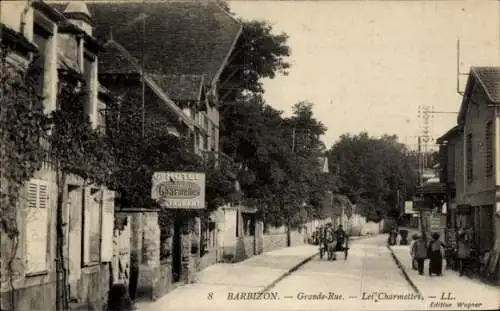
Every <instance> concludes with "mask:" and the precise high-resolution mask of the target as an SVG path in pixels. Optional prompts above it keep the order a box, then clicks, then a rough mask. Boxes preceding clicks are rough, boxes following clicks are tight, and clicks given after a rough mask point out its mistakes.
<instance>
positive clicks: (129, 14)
mask: <svg viewBox="0 0 500 311" xmlns="http://www.w3.org/2000/svg"><path fill="white" fill-rule="evenodd" d="M143 2H144V1H138V0H130V1H125V2H114V3H110V2H105V3H104V2H103V3H101V2H99V3H96V2H94V3H91V2H88V3H87V6H88V8H89V11H90V14H91V15H92V18H93V20H94V26H95V29H94V35H95V36H97V37H98V38H99V39H100V40H103V41H106V40H107V39H109V38H110V36H112V38H113V39H114V40H115V41H117V42H119V43H120V44H122V45H123V46H124V47H125V48H126V49H127V50H128V51H129V52H130V53H131V54H132V55H133V56H134V57H135V58H136V59H137V60H142V57H144V64H145V68H146V71H148V72H155V73H158V74H162V75H172V74H175V75H182V74H190V75H191V74H196V75H203V74H206V75H207V77H208V81H206V82H208V83H209V82H211V81H212V80H213V79H214V78H217V75H218V73H219V71H220V70H221V67H222V66H223V65H225V64H224V63H225V61H226V60H227V58H228V56H229V54H230V52H231V51H232V49H233V47H234V43H235V41H236V39H237V37H238V36H239V34H240V30H241V24H240V23H239V22H237V21H236V20H235V19H234V18H233V17H232V16H230V15H228V14H227V13H226V12H224V11H223V10H222V9H221V8H220V7H219V6H218V5H217V4H216V3H215V2H213V1H203V2H200V1H168V2H165V1H161V2H159V1H158V2H148V3H146V5H144V4H143ZM54 6H59V9H61V10H62V11H63V10H64V7H65V6H66V4H62V5H61V4H55V5H54ZM143 21H144V23H143ZM143 24H144V26H145V27H144V29H145V32H144V33H145V35H143V32H142V29H143ZM143 53H144V55H143ZM101 58H102V62H103V63H105V62H110V63H113V62H114V60H113V56H112V55H109V54H103V55H101ZM109 67H110V66H107V68H106V70H118V71H122V70H121V69H120V68H119V67H118V68H109Z"/></svg>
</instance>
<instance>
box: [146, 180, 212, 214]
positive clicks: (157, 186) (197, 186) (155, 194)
mask: <svg viewBox="0 0 500 311" xmlns="http://www.w3.org/2000/svg"><path fill="white" fill-rule="evenodd" d="M151 197H152V198H153V199H154V200H156V201H158V203H159V204H160V205H161V207H163V208H168V209H204V208H205V173H193V172H155V173H154V174H153V186H152V189H151Z"/></svg>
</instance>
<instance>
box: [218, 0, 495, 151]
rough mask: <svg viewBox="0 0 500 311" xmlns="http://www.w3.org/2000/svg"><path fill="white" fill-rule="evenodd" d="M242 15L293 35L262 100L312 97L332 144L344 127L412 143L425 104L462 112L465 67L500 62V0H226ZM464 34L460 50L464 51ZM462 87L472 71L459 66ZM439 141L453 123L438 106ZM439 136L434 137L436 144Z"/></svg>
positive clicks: (279, 103)
mask: <svg viewBox="0 0 500 311" xmlns="http://www.w3.org/2000/svg"><path fill="white" fill-rule="evenodd" d="M228 3H229V5H230V7H231V10H232V11H233V12H235V13H236V14H237V15H238V16H240V17H243V18H245V19H259V20H267V21H268V22H269V23H270V24H271V25H272V26H273V29H274V32H275V33H281V32H285V33H287V34H288V35H289V40H288V43H289V45H290V47H291V51H292V55H291V57H290V58H289V59H288V61H289V62H290V63H291V64H292V68H291V70H290V74H289V75H288V76H278V77H276V78H275V79H272V80H271V79H266V80H265V81H264V87H265V91H266V92H265V96H264V97H265V99H266V102H267V103H268V104H270V105H271V106H273V107H274V108H276V109H279V110H283V111H284V112H285V115H289V114H290V113H291V107H292V106H293V104H295V103H296V102H298V101H301V100H309V101H311V102H313V103H314V114H315V115H316V117H317V118H318V119H319V120H321V121H322V122H323V123H324V124H325V125H326V126H327V127H328V132H327V134H326V135H325V136H324V137H323V141H324V142H325V144H326V145H327V147H330V146H331V145H332V144H333V143H334V142H335V141H336V140H337V139H338V137H339V136H340V135H341V134H344V133H359V132H361V131H367V132H368V133H369V134H371V135H373V136H379V135H382V134H384V133H388V134H397V135H398V136H399V138H400V141H401V142H404V143H407V144H408V145H409V146H410V147H415V144H416V141H417V138H416V137H417V136H418V135H419V134H420V133H421V132H422V124H423V120H422V118H419V117H418V110H419V106H430V107H431V108H429V109H430V110H433V111H436V112H457V111H458V109H459V107H460V104H461V101H462V97H461V96H460V95H459V94H458V93H457V59H459V60H460V65H459V68H460V70H459V71H460V73H461V74H467V73H468V72H469V68H470V66H495V65H496V66H498V65H500V1H497V0H456V1H455V0H440V1H429V0H427V1H419V0H406V1H405V0H386V1H383V0H379V1H375V0H365V1H355V0H330V1H256V0H254V1H242V0H240V1H228ZM457 40H460V57H459V58H458V57H457ZM460 77H461V78H460V83H459V90H460V91H463V89H464V87H465V82H466V79H467V75H460ZM432 116H433V117H432V118H431V119H430V122H429V123H430V125H429V128H430V136H431V137H432V138H433V139H434V140H435V139H436V138H438V137H439V136H441V135H442V134H444V133H445V132H446V131H447V130H448V129H449V128H451V127H452V126H454V125H455V124H456V117H457V115H456V114H454V113H435V114H432ZM431 144H433V142H432V141H431V143H430V145H431Z"/></svg>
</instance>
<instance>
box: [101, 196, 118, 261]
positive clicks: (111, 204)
mask: <svg viewBox="0 0 500 311" xmlns="http://www.w3.org/2000/svg"><path fill="white" fill-rule="evenodd" d="M102 195H103V200H102V226H101V261H102V262H108V261H111V260H112V259H113V227H114V213H115V193H114V191H109V190H104V191H103V192H102Z"/></svg>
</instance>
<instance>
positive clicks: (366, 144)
mask: <svg viewBox="0 0 500 311" xmlns="http://www.w3.org/2000/svg"><path fill="white" fill-rule="evenodd" d="M328 158H329V163H330V171H331V172H332V173H333V174H336V175H337V177H338V183H339V190H340V192H342V193H345V194H347V195H348V197H349V198H350V199H351V200H352V201H353V202H354V203H356V204H357V205H358V206H359V207H361V211H362V212H363V214H364V215H365V216H367V218H368V219H370V220H375V221H378V220H380V219H381V218H382V217H384V216H387V215H391V216H393V217H395V216H396V215H397V212H396V211H398V210H399V208H398V206H397V203H398V202H399V203H401V202H402V201H403V200H404V199H405V198H406V197H407V195H408V190H409V189H412V188H414V186H415V182H416V175H415V171H414V169H413V168H412V167H411V162H410V159H409V157H408V150H407V149H406V147H405V146H404V145H403V144H401V143H399V142H398V141H397V137H396V136H388V135H384V136H382V137H380V138H374V137H370V136H369V135H368V133H366V132H364V133H360V134H358V135H349V134H347V135H342V136H341V137H340V140H339V141H338V142H337V143H336V144H335V145H333V146H332V148H331V149H330V150H329V151H328ZM398 189H399V191H398ZM398 193H399V197H398Z"/></svg>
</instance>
